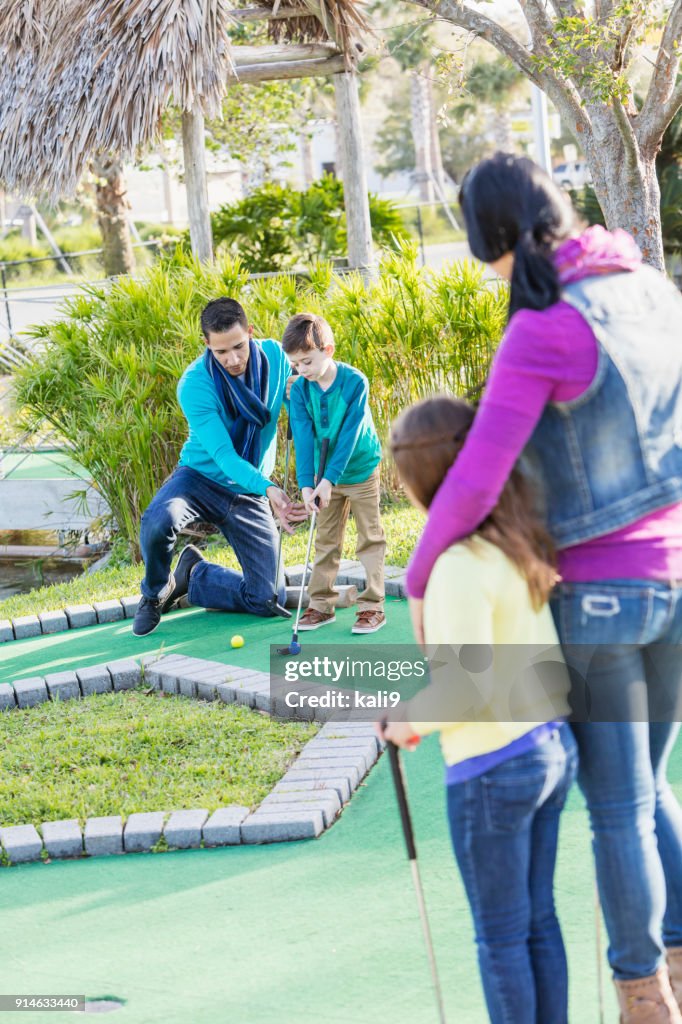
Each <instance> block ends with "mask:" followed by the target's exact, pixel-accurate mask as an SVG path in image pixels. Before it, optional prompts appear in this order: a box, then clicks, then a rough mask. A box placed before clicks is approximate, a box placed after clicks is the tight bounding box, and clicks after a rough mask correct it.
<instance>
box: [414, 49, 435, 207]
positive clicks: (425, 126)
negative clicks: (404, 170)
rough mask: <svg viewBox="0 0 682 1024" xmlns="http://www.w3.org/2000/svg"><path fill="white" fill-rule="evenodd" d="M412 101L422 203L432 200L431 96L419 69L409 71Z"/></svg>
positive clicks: (417, 175)
mask: <svg viewBox="0 0 682 1024" xmlns="http://www.w3.org/2000/svg"><path fill="white" fill-rule="evenodd" d="M410 95H411V103H412V123H411V127H412V139H413V141H414V153H415V180H416V183H417V188H418V190H419V198H420V200H421V201H422V202H423V203H432V202H433V201H434V192H433V162H432V159H431V97H430V95H429V83H428V81H427V79H426V77H425V76H424V75H423V74H421V73H420V70H419V69H416V70H415V71H412V72H410Z"/></svg>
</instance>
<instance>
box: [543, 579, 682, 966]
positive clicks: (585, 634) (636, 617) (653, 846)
mask: <svg viewBox="0 0 682 1024" xmlns="http://www.w3.org/2000/svg"><path fill="white" fill-rule="evenodd" d="M552 611H553V613H554V618H555V621H556V624H557V629H558V631H559V636H560V638H561V642H562V646H563V649H564V654H565V655H566V659H567V661H568V663H569V665H570V667H571V670H572V673H573V674H574V677H575V679H577V680H579V681H580V682H579V683H578V684H577V685H575V684H574V692H573V695H572V704H573V708H574V717H575V719H576V721H575V724H574V725H573V731H574V734H575V737H576V740H577V743H578V749H579V753H580V770H579V774H578V781H579V784H580V788H581V789H582V791H583V793H584V795H585V798H586V800H587V806H588V809H589V813H590V821H591V825H592V836H593V849H594V856H595V862H596V869H597V881H598V885H599V894H600V897H601V903H602V909H603V912H604V919H605V921H606V927H607V930H608V935H609V949H608V958H609V963H610V965H611V968H612V970H613V973H614V976H615V977H616V978H618V979H620V980H628V979H634V978H642V977H648V976H649V975H651V974H654V973H655V971H656V970H657V968H658V967H659V966H660V965H661V963H662V962H663V956H664V950H663V947H664V945H667V946H682V810H681V809H680V805H679V803H678V801H677V800H676V798H675V796H674V794H673V792H672V790H671V788H670V785H669V784H668V781H667V778H666V769H667V765H668V759H669V757H670V753H671V751H672V748H673V746H674V744H675V740H676V738H677V735H678V733H679V720H680V700H681V699H682V657H681V653H682V643H681V641H682V586H678V585H676V584H674V583H673V584H670V585H669V584H666V583H657V582H654V581H647V580H614V581H609V582H608V583H601V582H594V583H592V582H590V583H565V584H561V585H560V586H559V587H558V589H557V593H556V596H555V597H554V598H553V600H552ZM583 680H584V682H585V684H586V687H583V686H582V681H583Z"/></svg>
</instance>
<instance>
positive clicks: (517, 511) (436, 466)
mask: <svg viewBox="0 0 682 1024" xmlns="http://www.w3.org/2000/svg"><path fill="white" fill-rule="evenodd" d="M475 415H476V410H475V409H474V408H473V406H471V405H469V404H468V403H467V402H464V401H462V399H460V398H451V397H450V396H449V395H436V396H434V397H433V398H425V399H423V401H421V402H417V404H416V405H412V406H410V408H409V409H406V410H405V411H404V412H403V413H401V414H400V416H399V417H398V418H397V420H395V422H394V423H393V425H392V428H391V452H392V454H393V458H394V460H395V464H396V467H397V469H398V473H399V474H400V478H401V479H402V481H403V483H404V484H407V486H408V487H409V488H410V491H411V492H412V494H413V495H414V496H415V498H416V499H417V501H418V502H419V503H420V504H421V505H423V506H424V507H425V508H429V506H430V505H431V502H432V501H433V498H434V496H435V494H436V491H437V490H438V488H439V487H440V485H441V484H442V482H443V479H444V478H445V476H446V474H447V472H448V470H449V469H450V467H451V465H452V464H453V462H454V461H455V460H456V458H457V456H458V455H459V453H460V451H461V449H462V446H463V445H464V442H465V440H466V437H467V434H468V432H469V428H470V427H471V424H472V423H473V421H474V416H475ZM476 534H478V535H479V536H481V537H484V538H485V539H486V540H488V541H490V543H491V544H495V545H497V547H498V548H500V549H501V550H502V551H503V552H504V553H505V555H506V556H507V558H509V559H510V561H512V562H513V563H514V565H516V567H517V569H518V570H519V572H520V573H521V574H522V575H523V576H524V577H525V579H526V581H527V583H528V589H529V591H530V595H531V599H532V602H533V605H534V607H535V608H540V607H542V605H543V604H544V603H545V601H547V599H548V597H549V594H550V591H551V589H552V587H553V586H554V583H555V582H556V569H555V553H554V545H553V544H552V540H551V538H550V536H549V534H548V533H547V531H546V529H545V528H544V526H543V525H542V522H541V521H540V518H539V517H538V514H537V511H536V509H535V501H534V495H533V492H532V489H531V487H530V485H529V484H528V482H527V480H526V478H525V477H524V476H523V475H522V474H521V472H520V471H519V470H518V469H517V468H514V469H513V470H512V472H511V475H510V476H509V478H508V480H507V482H506V484H505V485H504V487H503V488H502V493H501V494H500V496H499V498H498V499H497V504H496V505H495V507H494V509H493V510H492V512H491V513H490V515H489V516H488V518H487V519H485V520H484V521H483V522H482V523H480V524H479V526H478V527H477V528H476V529H475V530H474V535H476Z"/></svg>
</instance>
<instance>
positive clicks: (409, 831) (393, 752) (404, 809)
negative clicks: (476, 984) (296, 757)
mask: <svg viewBox="0 0 682 1024" xmlns="http://www.w3.org/2000/svg"><path fill="white" fill-rule="evenodd" d="M386 747H387V749H388V759H389V761H390V764H391V773H392V775H393V785H394V787H395V795H396V798H397V800H398V808H399V810H400V820H401V822H402V826H403V836H404V837H405V846H406V847H407V856H408V858H409V861H410V868H411V870H412V882H413V884H414V890H415V893H416V896H417V906H418V908H419V917H420V920H421V926H422V933H423V935H424V944H425V945H426V952H427V955H428V958H429V966H430V968H431V980H432V982H433V991H434V993H435V996H436V1003H437V1005H438V1018H439V1020H440V1024H446V1020H445V1007H444V1005H443V993H442V991H441V987H440V979H439V977H438V967H437V965H436V957H435V954H434V951H433V940H432V938H431V929H430V927H429V919H428V917H427V914H426V904H425V902H424V890H423V889H422V881H421V876H420V874H419V867H418V865H417V847H416V846H415V842H414V829H413V827H412V816H411V815H410V808H409V805H408V803H407V789H406V788H405V777H404V775H403V767H402V764H401V761H400V753H399V751H398V748H397V747H396V745H395V743H391V741H390V740H388V741H387V743H386Z"/></svg>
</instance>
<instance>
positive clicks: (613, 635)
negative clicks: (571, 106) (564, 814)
mask: <svg viewBox="0 0 682 1024" xmlns="http://www.w3.org/2000/svg"><path fill="white" fill-rule="evenodd" d="M460 200H461V204H462V211H463V214H464V218H465V221H466V226H467V232H468V238H469V246H470V248H471V251H472V253H473V254H474V255H475V256H476V257H478V258H479V259H481V260H483V261H484V262H486V263H488V264H489V265H490V266H491V267H492V269H493V270H495V271H496V272H497V273H498V274H500V275H501V276H503V277H505V278H507V279H508V280H509V281H510V282H511V297H510V311H509V322H508V325H507V330H506V333H505V337H504V339H503V341H502V344H501V345H500V348H499V350H498V352H497V354H496V357H495V359H494V361H493V365H492V369H491V374H490V378H489V381H488V385H487V388H486V392H485V395H484V397H483V399H482V402H481V405H480V408H479V411H478V413H477V416H476V420H475V422H474V425H473V427H472V429H471V431H470V433H469V436H468V438H467V441H466V444H465V446H464V448H463V450H462V452H461V454H460V456H459V457H458V459H457V462H456V463H455V464H454V465H453V466H452V468H451V469H450V471H449V473H448V475H447V477H446V478H445V481H444V482H443V485H442V487H441V488H440V490H439V491H438V494H437V495H436V497H435V499H434V501H433V503H432V505H431V507H430V510H429V519H428V523H427V526H426V529H425V531H424V534H423V537H422V539H421V541H420V543H419V545H418V547H417V549H416V551H415V554H414V556H413V559H412V562H411V564H410V568H409V572H408V580H407V583H408V592H409V595H410V599H411V600H410V603H411V611H412V617H413V623H414V626H415V632H416V635H417V637H418V638H419V639H423V629H422V599H423V595H424V592H425V589H426V583H427V581H428V577H429V574H430V572H431V569H432V567H433V565H434V564H435V562H436V559H437V558H438V557H439V555H440V554H441V553H442V552H443V551H444V550H446V548H448V547H449V546H450V545H451V544H453V543H454V542H455V541H457V540H459V539H460V538H462V537H464V536H467V535H468V534H470V533H471V532H472V531H473V530H474V529H475V528H476V527H477V526H478V524H479V523H481V522H482V521H483V520H484V519H485V518H486V516H487V515H488V514H489V512H490V510H491V509H492V508H493V507H494V505H495V503H496V501H497V498H498V496H499V494H500V492H501V490H502V487H503V485H504V482H505V480H506V479H507V477H508V476H509V474H510V472H511V470H512V468H513V466H514V464H515V462H516V460H517V459H518V458H519V456H520V455H521V453H522V452H523V451H524V450H525V451H526V453H527V455H528V456H529V460H528V464H529V465H533V466H534V468H535V471H536V473H537V476H538V480H539V482H540V483H541V486H542V490H543V492H544V493H543V497H544V502H545V518H546V522H547V524H548V526H549V530H550V534H551V535H552V538H553V540H554V543H555V545H556V547H557V549H558V551H559V570H560V573H561V577H562V582H561V583H560V585H559V586H558V588H557V590H556V592H555V596H554V598H553V600H552V611H553V614H554V616H555V621H556V625H557V630H558V633H559V636H560V638H561V641H562V644H563V645H564V650H565V653H566V654H567V660H568V661H569V663H570V664H571V666H572V669H573V671H574V674H575V679H576V686H575V689H574V694H573V697H572V704H573V710H574V716H573V717H574V722H575V724H574V732H575V737H576V740H577V743H578V748H579V753H580V771H579V776H578V781H579V784H580V786H581V788H582V790H583V793H584V794H585V797H586V800H587V804H588V808H589V811H590V818H591V824H592V830H593V846H594V853H595V859H596V865H597V877H598V884H599V890H600V895H601V900H602V906H603V910H604V916H605V920H606V924H607V928H608V933H609V939H610V944H609V951H608V955H609V962H610V965H611V968H612V970H613V975H614V980H615V983H616V987H617V991H618V997H619V1002H620V1005H621V1014H622V1017H621V1019H622V1021H623V1022H624V1024H628V1022H630V1021H640V1022H645V1021H647V1022H654V1021H655V1022H662V1024H665V1022H676V1024H679V1022H680V1021H682V1015H680V1012H679V1009H678V1006H677V1004H676V1001H675V998H674V997H673V994H672V992H671V988H670V980H672V984H673V988H674V993H675V997H676V999H677V1003H680V1004H682V811H681V810H680V807H679V805H678V803H677V801H676V800H675V798H674V796H673V794H672V792H671V790H670V788H669V786H668V783H667V780H666V766H667V762H668V758H669V756H670V752H671V749H672V747H673V745H674V742H675V739H676V737H677V734H678V731H679V725H678V724H677V723H676V721H675V718H679V708H678V707H677V704H678V703H679V700H680V691H681V689H682V682H681V681H682V658H680V657H679V648H678V646H677V645H678V644H679V643H680V641H681V640H682V334H681V329H682V297H680V295H679V294H678V293H677V292H676V290H675V289H674V287H673V286H672V285H671V284H670V283H669V282H668V281H666V280H665V278H664V277H663V276H662V275H660V274H658V273H657V272H656V271H655V270H653V269H651V268H650V267H646V266H644V265H643V263H642V259H641V254H640V252H639V249H638V248H637V246H636V245H635V243H634V241H633V240H632V238H631V237H630V236H629V235H627V234H626V233H625V232H623V231H616V232H613V233H609V232H607V231H605V230H604V229H603V228H600V227H593V228H589V229H587V230H586V231H584V232H583V233H582V234H580V233H579V230H578V228H577V226H576V222H575V215H574V213H573V210H572V208H571V206H570V204H569V202H568V200H567V199H566V197H565V196H564V194H563V193H562V192H560V191H559V190H558V189H557V187H556V186H555V185H554V183H553V182H552V180H551V179H550V178H549V177H548V175H546V174H545V173H544V171H542V170H541V169H540V168H539V167H537V166H536V165H534V164H533V163H532V162H531V161H530V160H527V159H525V158H516V157H512V156H508V155H505V154H498V155H496V156H495V157H493V158H492V159H490V160H485V161H483V162H482V163H481V164H479V165H478V166H477V167H476V168H474V169H473V171H471V172H470V173H469V174H468V175H467V177H466V178H465V180H464V183H463V185H462V191H461V197H460ZM588 718H590V719H591V720H590V721H587V720H586V719H588ZM666 958H667V965H666Z"/></svg>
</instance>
